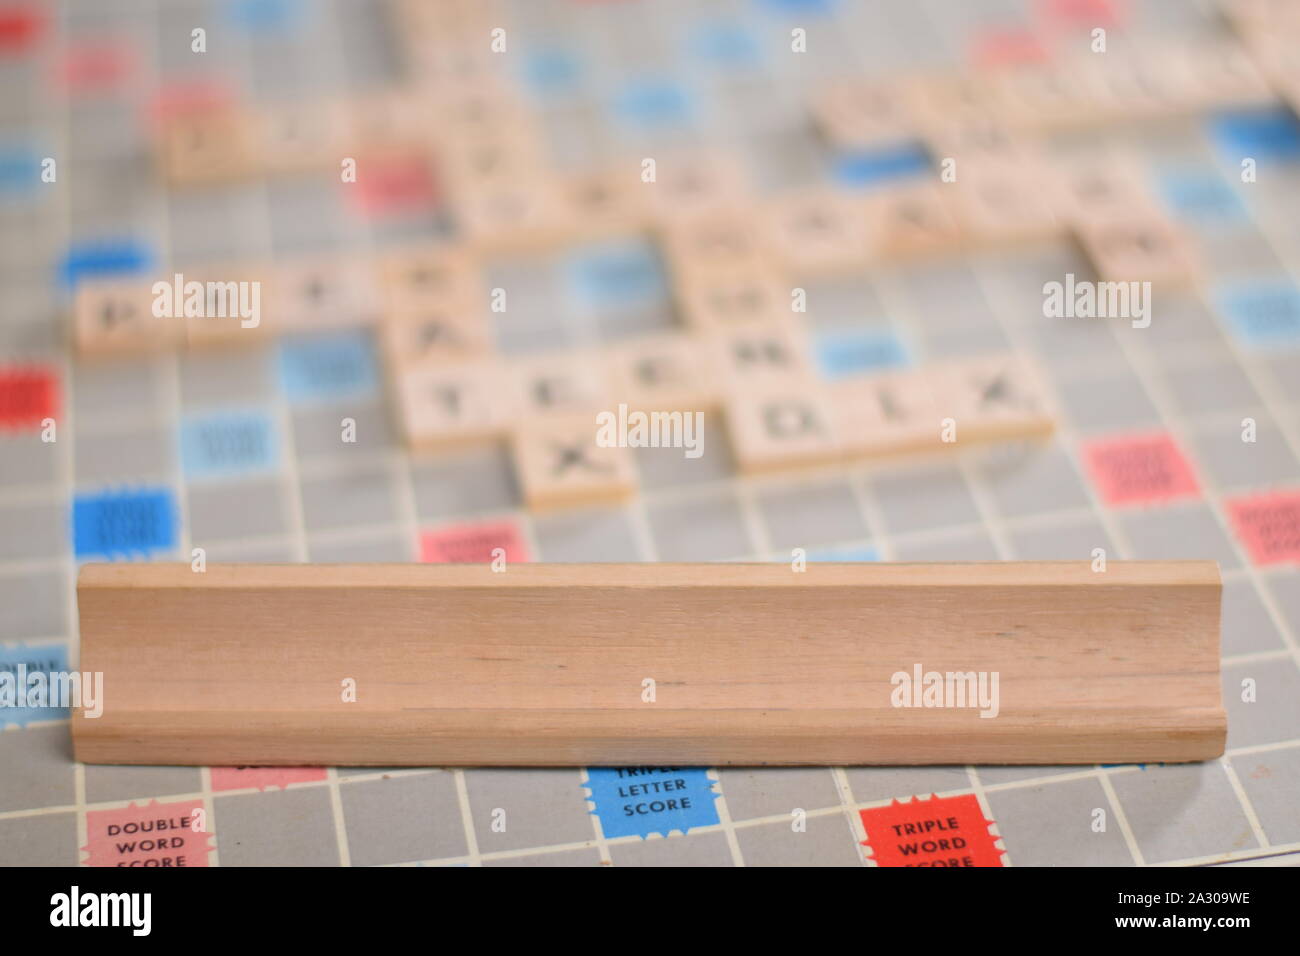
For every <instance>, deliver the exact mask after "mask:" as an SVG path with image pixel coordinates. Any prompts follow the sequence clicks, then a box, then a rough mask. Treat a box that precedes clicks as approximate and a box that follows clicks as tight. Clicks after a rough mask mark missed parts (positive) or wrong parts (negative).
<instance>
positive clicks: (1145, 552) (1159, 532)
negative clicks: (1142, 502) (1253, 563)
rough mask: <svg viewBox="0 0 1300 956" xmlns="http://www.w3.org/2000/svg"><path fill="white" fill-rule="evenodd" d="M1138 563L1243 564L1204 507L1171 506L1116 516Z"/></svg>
mask: <svg viewBox="0 0 1300 956" xmlns="http://www.w3.org/2000/svg"><path fill="white" fill-rule="evenodd" d="M1117 516H1118V520H1119V522H1120V523H1121V524H1122V525H1123V526H1124V531H1125V532H1126V533H1127V534H1128V538H1129V542H1130V543H1131V544H1132V546H1133V557H1134V558H1137V559H1139V560H1150V561H1176V560H1180V559H1187V558H1190V557H1196V558H1198V559H1202V560H1209V561H1218V562H1219V565H1220V566H1221V567H1224V568H1232V567H1236V566H1237V565H1238V564H1239V563H1240V562H1239V561H1238V560H1237V555H1236V553H1235V552H1234V551H1233V549H1232V544H1231V543H1230V542H1229V541H1228V538H1227V536H1226V535H1225V534H1224V531H1223V528H1222V527H1220V525H1219V523H1218V522H1217V521H1215V520H1214V515H1212V514H1211V513H1210V509H1209V508H1208V507H1206V506H1205V505H1203V504H1200V503H1199V502H1197V503H1192V504H1185V503H1179V504H1170V505H1167V506H1164V507H1155V508H1150V509H1145V510H1125V511H1123V512H1117Z"/></svg>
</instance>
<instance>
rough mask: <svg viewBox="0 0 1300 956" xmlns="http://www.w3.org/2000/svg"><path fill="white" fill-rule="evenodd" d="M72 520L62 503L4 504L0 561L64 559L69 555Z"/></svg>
mask: <svg viewBox="0 0 1300 956" xmlns="http://www.w3.org/2000/svg"><path fill="white" fill-rule="evenodd" d="M68 521H69V518H68V507H67V505H66V504H64V503H63V502H62V501H34V502H27V503H23V504H0V561H31V560H41V559H45V558H58V557H62V556H63V555H65V554H67V553H68V544H69V537H68Z"/></svg>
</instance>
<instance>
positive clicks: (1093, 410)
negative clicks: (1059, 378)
mask: <svg viewBox="0 0 1300 956" xmlns="http://www.w3.org/2000/svg"><path fill="white" fill-rule="evenodd" d="M1057 395H1058V396H1059V397H1060V399H1061V405H1062V409H1063V411H1064V412H1065V415H1066V417H1068V418H1069V419H1070V421H1072V422H1073V423H1074V426H1075V427H1076V428H1077V429H1079V430H1080V431H1083V432H1098V431H1128V430H1133V431H1136V430H1139V429H1143V428H1148V427H1156V426H1158V425H1159V424H1160V423H1161V418H1160V414H1159V413H1158V412H1157V411H1156V407H1155V405H1153V404H1152V403H1151V398H1150V396H1149V395H1148V394H1147V390H1146V388H1145V387H1144V386H1143V385H1142V383H1141V381H1139V380H1138V378H1137V376H1135V375H1134V374H1133V373H1132V372H1131V371H1128V370H1127V367H1124V369H1123V370H1122V371H1118V372H1117V371H1115V370H1112V371H1110V372H1108V373H1107V374H1104V375H1100V376H1090V377H1087V378H1079V379H1071V380H1068V381H1064V382H1059V383H1058V384H1057Z"/></svg>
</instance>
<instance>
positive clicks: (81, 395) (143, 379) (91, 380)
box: [72, 358, 164, 421]
mask: <svg viewBox="0 0 1300 956" xmlns="http://www.w3.org/2000/svg"><path fill="white" fill-rule="evenodd" d="M163 368H164V365H163V360H160V359H154V358H141V359H125V358H123V359H113V360H112V361H103V360H101V361H77V362H76V363H75V364H74V365H73V373H72V403H73V405H72V407H73V412H74V414H75V415H76V417H77V420H78V421H84V420H87V419H93V418H98V417H109V418H112V417H116V416H119V415H124V414H129V413H136V414H139V413H142V412H148V411H152V410H154V409H156V408H158V407H160V406H161V404H162V400H163V397H162V396H163V391H162V373H163Z"/></svg>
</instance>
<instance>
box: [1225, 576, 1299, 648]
mask: <svg viewBox="0 0 1300 956" xmlns="http://www.w3.org/2000/svg"><path fill="white" fill-rule="evenodd" d="M1222 635H1223V637H1222V639H1223V656H1224V657H1231V656H1232V655H1234V654H1255V653H1259V652H1261V651H1277V650H1281V649H1282V648H1283V647H1284V646H1285V645H1284V644H1283V642H1282V635H1281V634H1280V633H1279V632H1278V629H1277V625H1276V624H1274V623H1273V618H1272V617H1271V616H1270V615H1269V613H1268V609H1267V608H1265V607H1264V602H1263V601H1262V600H1261V599H1260V596H1259V592H1258V591H1256V590H1255V585H1254V584H1253V583H1252V582H1251V581H1250V580H1249V579H1247V578H1237V579H1235V580H1229V581H1224V582H1223V628H1222Z"/></svg>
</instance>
